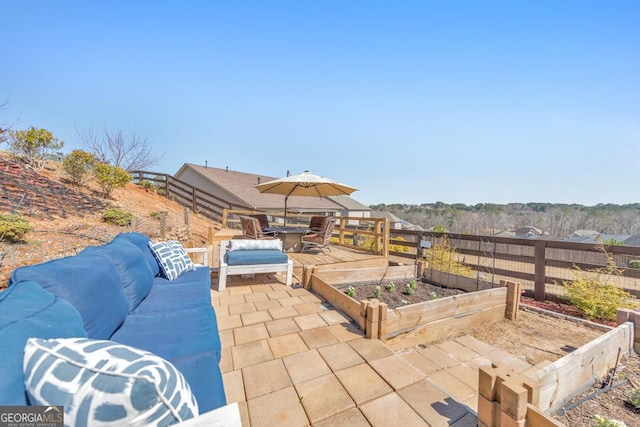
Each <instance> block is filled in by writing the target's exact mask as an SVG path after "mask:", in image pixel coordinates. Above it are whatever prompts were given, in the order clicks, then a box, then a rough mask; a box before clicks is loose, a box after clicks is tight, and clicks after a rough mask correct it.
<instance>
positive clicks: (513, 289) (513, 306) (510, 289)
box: [500, 280, 522, 320]
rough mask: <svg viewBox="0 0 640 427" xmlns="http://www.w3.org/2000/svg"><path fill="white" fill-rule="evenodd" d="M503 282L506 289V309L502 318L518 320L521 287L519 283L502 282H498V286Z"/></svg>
mask: <svg viewBox="0 0 640 427" xmlns="http://www.w3.org/2000/svg"><path fill="white" fill-rule="evenodd" d="M503 282H504V284H505V285H506V287H507V308H506V310H505V314H504V317H505V319H509V320H518V310H519V307H520V293H521V290H522V285H521V284H520V283H516V282H511V281H503V280H501V281H500V284H502V283H503Z"/></svg>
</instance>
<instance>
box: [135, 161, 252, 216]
mask: <svg viewBox="0 0 640 427" xmlns="http://www.w3.org/2000/svg"><path fill="white" fill-rule="evenodd" d="M131 176H132V177H133V183H134V184H138V185H145V183H150V184H151V185H153V186H154V187H155V188H156V189H157V190H158V192H159V193H162V194H164V195H165V196H166V197H167V198H169V199H171V200H175V201H176V202H178V203H180V204H182V205H184V206H187V207H189V208H190V209H191V210H192V211H193V212H197V213H199V214H201V215H203V216H205V217H207V218H209V219H212V220H214V221H216V222H218V223H221V222H222V218H223V213H224V211H225V209H242V208H243V207H242V206H240V205H234V204H232V203H229V202H228V201H226V200H224V199H221V198H220V197H218V196H215V195H213V194H211V193H209V192H206V191H204V190H201V189H199V188H197V187H194V186H192V185H191V184H188V183H186V182H184V181H181V180H179V179H178V178H176V177H174V176H172V175H169V174H166V173H157V172H148V171H133V172H131Z"/></svg>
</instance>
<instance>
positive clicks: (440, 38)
mask: <svg viewBox="0 0 640 427" xmlns="http://www.w3.org/2000/svg"><path fill="white" fill-rule="evenodd" d="M0 15H1V16H3V20H2V21H3V22H2V24H1V25H0V40H1V42H0V58H2V65H0V100H2V99H8V100H9V103H8V104H7V105H6V106H5V107H4V108H3V109H2V110H1V111H0V123H8V124H10V125H12V127H13V128H14V129H24V128H27V127H29V126H35V127H38V128H46V129H48V130H50V131H52V132H53V133H54V135H55V136H57V137H58V138H60V139H62V140H63V141H65V150H64V151H65V152H69V151H71V150H72V149H74V148H83V146H82V145H81V143H80V141H79V137H78V134H77V132H76V129H82V130H86V129H91V130H94V131H98V132H99V131H101V130H102V129H104V128H105V127H106V128H108V129H111V130H117V129H121V130H122V131H124V132H125V133H131V132H132V131H135V133H136V134H137V135H138V136H141V137H146V138H148V141H149V143H150V144H152V145H153V147H154V148H155V149H156V150H158V152H161V153H164V157H163V159H162V160H161V162H160V163H159V164H157V165H155V166H154V167H152V168H151V169H152V170H154V171H159V172H166V173H175V172H176V171H177V170H178V169H179V168H180V166H182V165H183V164H184V163H197V164H204V163H205V161H207V163H208V165H209V166H214V167H220V168H224V167H227V166H228V167H229V168H230V169H234V170H239V171H243V172H251V173H256V174H263V175H266V176H274V177H280V176H284V175H285V174H286V171H287V170H290V171H291V172H292V173H299V172H302V171H304V170H310V171H311V172H313V173H316V174H319V175H323V176H327V177H329V178H332V179H335V180H338V181H341V182H344V183H345V184H349V185H352V186H355V187H357V188H358V189H359V190H360V191H358V192H356V193H354V194H353V197H354V198H356V199H357V200H359V201H361V202H362V203H365V204H377V203H387V204H390V203H413V204H420V203H429V202H435V201H443V202H447V203H467V204H475V203H508V202H554V203H582V204H585V205H593V204H596V203H633V202H638V201H639V200H638V188H637V187H638V172H639V169H640V168H639V166H640V102H639V100H640V25H639V22H640V2H638V1H636V0H627V1H624V0H611V1H593V0H581V1H562V0H553V1H545V0H539V1H524V0H523V1H517V0H512V1H508V0H475V1H462V0H457V1H456V0H451V1H429V0H423V1H396V2H392V1H343V0H341V1H316V2H311V1H225V2H223V1H184V2H178V1H109V2H107V1H103V2H97V1H92V2H86V1H53V0H49V1H44V0H43V1H32V0H24V1H18V0H2V1H0ZM0 148H1V147H0Z"/></svg>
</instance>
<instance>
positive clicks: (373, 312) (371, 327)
mask: <svg viewBox="0 0 640 427" xmlns="http://www.w3.org/2000/svg"><path fill="white" fill-rule="evenodd" d="M378 304H379V302H378V300H377V299H372V300H370V301H369V305H367V326H366V330H365V335H366V336H367V338H369V339H374V338H378V328H379V325H378V323H379V321H380V308H379V306H378Z"/></svg>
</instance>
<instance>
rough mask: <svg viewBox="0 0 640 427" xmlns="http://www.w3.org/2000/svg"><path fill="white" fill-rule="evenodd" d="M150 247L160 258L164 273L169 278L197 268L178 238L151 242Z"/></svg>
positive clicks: (157, 258) (157, 257)
mask: <svg viewBox="0 0 640 427" xmlns="http://www.w3.org/2000/svg"><path fill="white" fill-rule="evenodd" d="M149 248H151V252H152V253H153V256H155V257H156V260H158V264H160V270H161V271H162V274H163V275H164V277H166V278H167V279H169V280H175V279H177V278H178V276H180V275H181V274H182V273H186V272H187V271H191V270H193V269H194V268H195V267H194V265H193V262H192V261H191V258H189V255H187V252H186V251H185V250H184V247H182V245H181V244H180V242H178V241H176V240H171V241H169V242H149Z"/></svg>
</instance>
